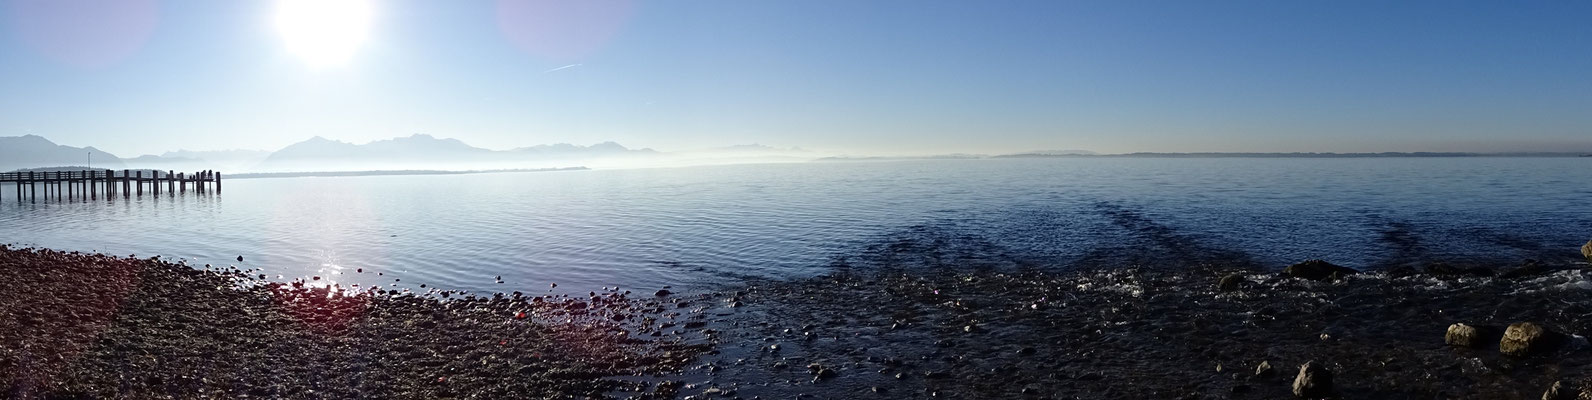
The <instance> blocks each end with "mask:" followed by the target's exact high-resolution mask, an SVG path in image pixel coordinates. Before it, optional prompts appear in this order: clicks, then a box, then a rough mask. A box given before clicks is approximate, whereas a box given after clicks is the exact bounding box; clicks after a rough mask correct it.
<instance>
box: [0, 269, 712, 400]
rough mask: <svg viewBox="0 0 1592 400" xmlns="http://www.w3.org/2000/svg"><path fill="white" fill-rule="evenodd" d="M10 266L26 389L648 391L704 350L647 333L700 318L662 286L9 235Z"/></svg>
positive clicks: (7, 339)
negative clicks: (314, 264)
mask: <svg viewBox="0 0 1592 400" xmlns="http://www.w3.org/2000/svg"><path fill="white" fill-rule="evenodd" d="M0 281H4V282H6V287H7V291H6V293H7V294H6V295H5V296H0V315H4V316H5V318H4V319H0V348H3V351H0V379H4V383H5V384H6V386H5V395H6V396H5V397H7V398H17V399H36V398H39V399H42V398H49V399H55V398H427V399H433V398H527V397H530V398H558V397H581V398H586V397H602V396H605V395H607V394H608V393H610V392H613V391H615V390H621V389H623V390H629V391H632V392H636V393H640V395H641V396H643V397H649V396H654V395H655V394H654V393H652V392H653V391H654V389H656V388H659V387H663V388H667V387H668V385H651V384H648V383H647V382H646V381H647V380H648V379H651V378H650V377H652V376H658V375H661V374H667V373H672V372H674V371H677V370H678V369H679V368H680V367H681V366H682V365H684V364H685V363H686V362H688V361H689V360H691V359H692V358H693V357H694V356H695V355H696V354H698V353H699V352H701V351H702V350H704V347H703V346H702V345H701V344H693V343H691V342H692V341H693V340H692V339H690V338H689V335H682V334H670V335H664V334H659V335H656V336H647V335H640V334H636V333H645V332H657V331H658V330H657V328H656V325H659V324H662V323H666V322H667V321H672V320H674V319H676V318H681V319H684V318H690V317H691V316H690V315H689V314H688V313H681V312H680V311H678V310H677V309H676V308H675V307H674V306H673V305H672V304H663V303H662V302H661V301H659V300H656V299H652V298H651V297H652V296H650V294H649V295H648V296H646V298H645V299H640V300H638V299H633V298H632V297H633V296H631V295H628V294H627V293H624V292H617V293H593V294H591V296H590V297H569V296H542V297H532V296H524V295H519V294H513V295H507V296H493V297H484V298H483V297H474V296H465V297H454V298H453V299H451V300H443V299H439V298H434V297H427V296H416V295H413V294H407V293H394V292H383V291H379V290H363V291H356V290H344V289H342V288H335V287H332V288H328V287H316V286H314V285H309V284H304V283H276V282H266V281H262V280H259V279H258V277H251V276H250V274H248V273H246V272H244V271H240V270H237V269H232V268H228V269H196V268H190V267H188V266H186V265H182V264H178V263H171V262H165V261H161V260H159V259H137V258H131V257H112V256H105V255H98V254H81V253H68V252H58V251H53V250H43V249H14V248H6V247H4V246H0ZM660 321H662V322H660ZM613 376H640V377H644V378H646V379H635V380H619V379H614V378H612V377H613Z"/></svg>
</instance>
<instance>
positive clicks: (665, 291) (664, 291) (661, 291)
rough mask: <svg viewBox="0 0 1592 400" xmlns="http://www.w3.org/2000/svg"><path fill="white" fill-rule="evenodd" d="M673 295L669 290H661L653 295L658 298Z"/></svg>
mask: <svg viewBox="0 0 1592 400" xmlns="http://www.w3.org/2000/svg"><path fill="white" fill-rule="evenodd" d="M672 293H673V292H670V291H669V290H668V289H659V290H658V292H657V293H653V295H655V296H658V297H663V296H668V295H670V294H672Z"/></svg>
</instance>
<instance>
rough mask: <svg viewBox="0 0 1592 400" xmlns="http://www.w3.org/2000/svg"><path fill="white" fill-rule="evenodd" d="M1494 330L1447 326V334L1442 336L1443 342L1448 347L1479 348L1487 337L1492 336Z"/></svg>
mask: <svg viewBox="0 0 1592 400" xmlns="http://www.w3.org/2000/svg"><path fill="white" fill-rule="evenodd" d="M1493 329H1494V328H1488V327H1484V326H1475V325H1469V324H1465V323H1457V324H1453V325H1449V326H1448V333H1447V334H1446V335H1443V342H1445V343H1448V344H1449V345H1450V346H1459V347H1481V346H1482V344H1484V343H1486V342H1487V339H1488V338H1489V337H1492V336H1493V335H1494V333H1495V332H1494V331H1493Z"/></svg>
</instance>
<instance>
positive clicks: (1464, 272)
mask: <svg viewBox="0 0 1592 400" xmlns="http://www.w3.org/2000/svg"><path fill="white" fill-rule="evenodd" d="M1426 273H1427V274H1431V275H1436V276H1476V277H1489V276H1493V270H1491V269H1488V268H1486V267H1474V266H1472V267H1462V266H1455V265H1450V264H1448V263H1442V262H1436V263H1431V264H1428V265H1426Z"/></svg>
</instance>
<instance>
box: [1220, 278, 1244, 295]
mask: <svg viewBox="0 0 1592 400" xmlns="http://www.w3.org/2000/svg"><path fill="white" fill-rule="evenodd" d="M1245 281H1246V279H1244V276H1243V275H1240V274H1229V275H1227V276H1224V277H1222V280H1221V281H1220V282H1217V283H1216V289H1217V290H1220V291H1223V292H1231V291H1234V290H1238V288H1239V286H1243V284H1244V282H1245Z"/></svg>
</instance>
